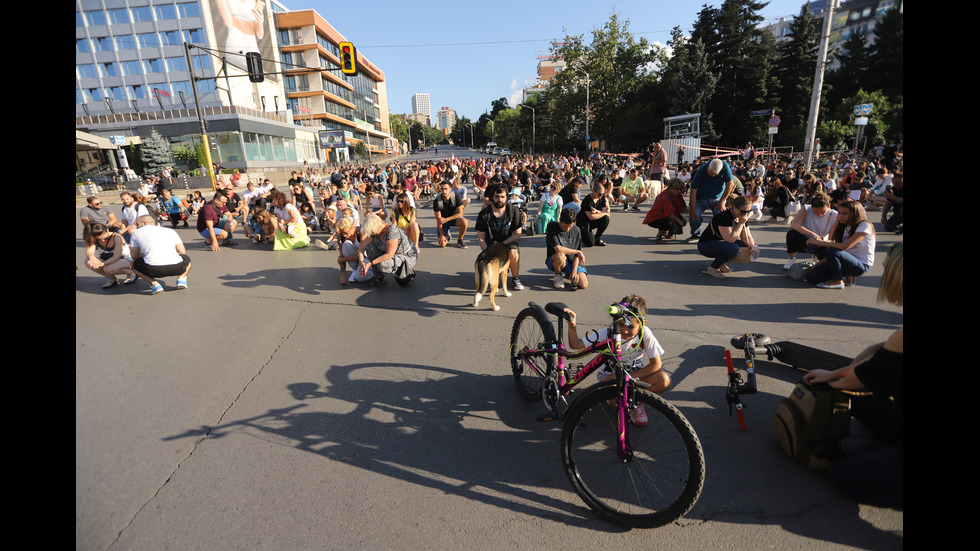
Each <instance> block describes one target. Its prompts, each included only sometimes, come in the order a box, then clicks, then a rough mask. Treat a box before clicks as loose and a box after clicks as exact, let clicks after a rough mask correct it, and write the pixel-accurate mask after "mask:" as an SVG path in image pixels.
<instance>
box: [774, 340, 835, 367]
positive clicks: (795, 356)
mask: <svg viewBox="0 0 980 551" xmlns="http://www.w3.org/2000/svg"><path fill="white" fill-rule="evenodd" d="M772 348H773V357H775V358H776V359H777V360H779V361H781V362H783V363H785V364H789V365H791V366H793V367H795V368H798V369H804V370H806V371H812V370H814V369H827V370H833V369H838V368H841V367H844V366H846V365H848V364H850V363H851V358H848V357H847V356H841V355H839V354H834V353H833V352H827V351H826V350H820V349H819V348H813V347H812V346H805V345H802V344H797V343H795V342H790V341H782V342H777V343H776V344H774V345H772ZM777 348H778V349H777Z"/></svg>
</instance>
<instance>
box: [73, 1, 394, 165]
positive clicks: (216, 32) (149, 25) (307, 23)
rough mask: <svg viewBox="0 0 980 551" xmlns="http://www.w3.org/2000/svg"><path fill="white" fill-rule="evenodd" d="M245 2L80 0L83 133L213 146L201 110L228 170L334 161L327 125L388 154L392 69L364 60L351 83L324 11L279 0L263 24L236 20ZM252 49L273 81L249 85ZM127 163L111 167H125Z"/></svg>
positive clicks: (116, 140) (78, 95)
mask: <svg viewBox="0 0 980 551" xmlns="http://www.w3.org/2000/svg"><path fill="white" fill-rule="evenodd" d="M235 5H237V4H236V3H234V2H228V0H187V1H185V0H139V1H122V0H75V128H76V131H77V132H82V133H84V134H86V135H92V136H95V137H96V138H111V139H112V143H113V144H125V143H133V142H137V143H138V142H139V141H140V140H141V138H145V137H147V136H149V134H150V133H151V132H152V131H153V130H156V131H157V132H159V133H160V134H161V135H162V136H164V137H165V138H166V139H167V140H168V141H169V142H170V143H171V144H177V143H186V144H187V145H191V146H193V145H194V143H195V142H196V143H200V141H201V134H202V129H201V123H200V121H199V113H200V114H201V115H202V116H203V119H204V120H205V122H206V132H207V134H208V137H209V141H210V142H211V155H212V158H213V160H214V162H216V163H218V164H220V165H222V166H224V167H226V168H255V167H287V166H295V165H296V163H298V162H302V161H304V160H308V161H311V162H316V161H323V160H325V159H324V152H323V150H322V149H320V147H319V144H318V140H317V133H316V130H318V129H320V128H333V129H338V130H343V131H344V132H345V134H348V135H349V137H350V138H353V139H354V140H357V139H360V140H362V141H364V142H365V143H367V144H368V145H369V147H370V149H373V150H377V149H379V148H383V147H384V142H385V137H387V135H388V132H389V127H388V113H387V111H388V109H387V93H386V89H385V86H384V73H383V72H381V71H380V70H379V69H378V68H377V67H375V66H374V65H372V64H371V63H370V62H369V61H368V60H367V59H365V58H364V57H363V56H359V61H360V64H359V66H360V72H359V74H358V75H357V76H356V77H348V78H346V79H345V78H344V77H343V76H340V75H341V73H340V71H339V59H338V58H337V51H336V50H337V47H336V43H337V42H338V41H339V40H340V39H342V37H341V36H340V34H339V33H337V32H336V31H335V30H333V29H332V27H330V26H329V25H328V24H326V22H325V21H323V20H322V18H320V17H319V16H318V15H316V14H315V12H312V11H307V12H296V13H295V14H291V13H289V12H288V10H287V9H286V8H285V7H284V6H282V4H280V3H279V2H278V1H277V0H270V2H266V3H257V4H256V5H258V6H262V8H260V9H259V10H258V12H257V14H258V17H257V18H256V17H255V14H256V12H253V11H251V10H249V11H248V13H246V14H244V15H242V16H241V17H236V15H238V14H237V13H236V12H235ZM227 7H230V8H231V9H230V11H229V10H228V9H225V8H227ZM233 20H234V22H232V21H233ZM242 20H248V21H251V25H250V26H249V27H248V28H247V29H246V28H243V27H242V25H241V21H242ZM281 20H284V21H285V26H284V27H283V28H281V29H280V28H278V27H277V24H278V23H279V22H280V21H281ZM185 44H190V47H186V46H185ZM246 52H257V53H258V58H260V59H261V61H262V72H263V73H264V77H263V79H262V82H253V79H252V78H249V74H248V70H247V63H246V58H245V55H244V54H245V53H246ZM301 65H305V66H306V67H312V68H314V70H312V71H311V70H310V69H301V68H300V66H301ZM222 67H225V68H226V69H225V70H222ZM333 67H337V69H338V70H337V71H331V70H330V69H331V68H333ZM195 85H196V86H195ZM195 87H196V95H195ZM328 114H329V115H330V116H329V117H328V116H326V115H328ZM77 132H76V133H77ZM78 147H79V148H82V147H83V146H81V145H79V146H78ZM112 147H116V145H114V146H112ZM101 153H103V154H104V153H105V151H102V152H101ZM93 158H94V156H93ZM123 159H124V157H123V155H119V158H118V159H116V158H112V157H111V156H106V158H105V159H103V162H104V164H107V165H109V166H110V167H111V168H115V167H116V166H119V164H118V163H124V162H125V161H124V160H123ZM117 161H118V162H117Z"/></svg>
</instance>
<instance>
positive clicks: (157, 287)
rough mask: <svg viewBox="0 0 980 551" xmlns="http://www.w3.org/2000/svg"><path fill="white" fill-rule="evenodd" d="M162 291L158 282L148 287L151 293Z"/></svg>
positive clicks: (161, 286)
mask: <svg viewBox="0 0 980 551" xmlns="http://www.w3.org/2000/svg"><path fill="white" fill-rule="evenodd" d="M162 292H163V285H160V284H159V283H154V284H153V286H152V287H150V294H151V295H155V294H157V293H162Z"/></svg>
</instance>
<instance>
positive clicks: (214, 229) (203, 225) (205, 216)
mask: <svg viewBox="0 0 980 551" xmlns="http://www.w3.org/2000/svg"><path fill="white" fill-rule="evenodd" d="M227 203H228V198H227V197H226V196H225V194H224V193H223V192H221V191H219V192H216V193H215V194H214V198H212V199H211V201H210V202H209V203H207V204H205V205H204V206H203V207H201V210H200V212H198V215H197V233H199V234H201V237H203V238H204V242H205V243H206V244H207V245H208V246H209V247H211V250H212V251H215V252H217V251H218V249H220V246H219V245H218V242H219V241H220V242H221V244H222V245H224V246H226V247H234V246H235V245H237V243H235V241H234V240H233V239H232V233H233V232H234V231H235V228H237V227H238V222H237V221H236V220H235V219H233V218H231V217H230V216H229V213H228V207H227V206H226V204H227Z"/></svg>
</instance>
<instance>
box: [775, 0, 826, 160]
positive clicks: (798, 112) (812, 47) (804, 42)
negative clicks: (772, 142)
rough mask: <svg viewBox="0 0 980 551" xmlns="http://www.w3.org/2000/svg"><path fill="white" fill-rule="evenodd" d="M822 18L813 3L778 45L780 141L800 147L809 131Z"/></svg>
mask: <svg viewBox="0 0 980 551" xmlns="http://www.w3.org/2000/svg"><path fill="white" fill-rule="evenodd" d="M818 26H819V22H818V21H817V19H816V18H815V17H814V16H813V13H812V12H810V4H809V3H808V4H805V5H804V6H803V9H802V11H801V12H800V14H799V15H798V16H796V17H794V18H793V21H792V23H790V26H789V31H790V36H789V38H788V39H787V40H784V41H783V42H780V43H779V45H778V46H777V53H778V55H777V57H776V61H775V65H774V75H775V77H776V82H777V83H778V84H777V88H776V90H775V93H776V98H777V99H776V103H777V104H778V105H779V110H778V112H777V114H778V115H779V117H780V118H781V119H782V124H780V125H779V135H778V143H780V144H787V145H793V146H797V147H800V146H802V145H803V140H804V137H805V134H806V126H807V120H808V118H809V115H810V103H811V99H812V96H813V77H814V73H815V71H816V66H817V46H818V44H819V35H820V29H819V28H818Z"/></svg>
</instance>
